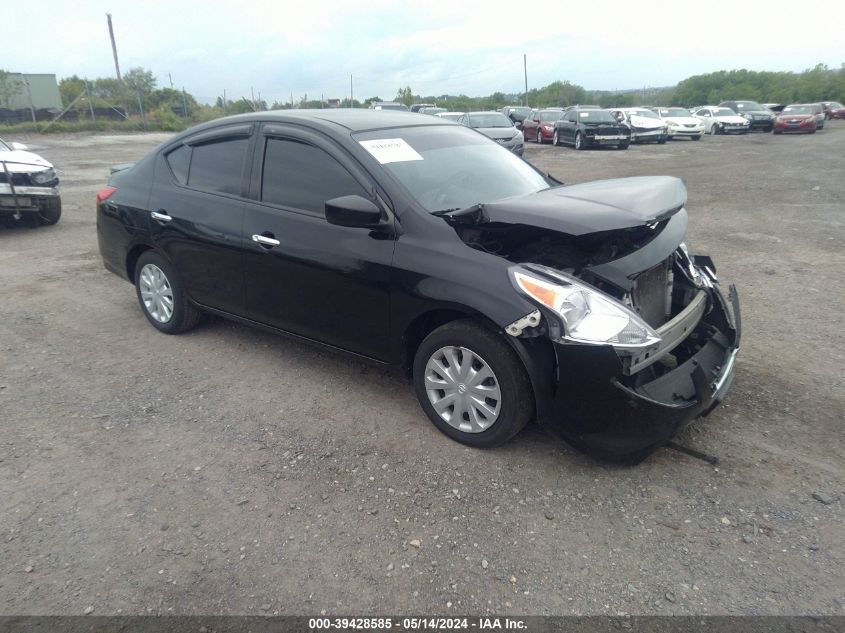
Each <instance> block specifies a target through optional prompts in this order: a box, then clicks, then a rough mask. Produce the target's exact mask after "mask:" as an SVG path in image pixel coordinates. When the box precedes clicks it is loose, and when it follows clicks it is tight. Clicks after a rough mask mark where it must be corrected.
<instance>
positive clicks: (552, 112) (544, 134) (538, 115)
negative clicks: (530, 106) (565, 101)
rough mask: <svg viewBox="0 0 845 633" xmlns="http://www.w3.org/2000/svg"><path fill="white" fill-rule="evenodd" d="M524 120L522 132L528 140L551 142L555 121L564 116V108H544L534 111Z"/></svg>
mask: <svg viewBox="0 0 845 633" xmlns="http://www.w3.org/2000/svg"><path fill="white" fill-rule="evenodd" d="M532 114H533V116H530V117H526V118H525V120H524V121H523V122H522V134H523V136H525V140H526V141H537V142H538V143H551V141H552V137H553V136H554V133H555V121H557V120H558V119H559V118H560V117H562V116H563V109H562V108H544V109H542V110H537V112H535V113H532Z"/></svg>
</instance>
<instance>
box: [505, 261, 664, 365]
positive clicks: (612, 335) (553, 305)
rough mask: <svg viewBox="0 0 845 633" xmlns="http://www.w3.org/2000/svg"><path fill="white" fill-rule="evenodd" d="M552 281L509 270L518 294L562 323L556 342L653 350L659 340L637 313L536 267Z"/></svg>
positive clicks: (624, 349)
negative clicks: (651, 348)
mask: <svg viewBox="0 0 845 633" xmlns="http://www.w3.org/2000/svg"><path fill="white" fill-rule="evenodd" d="M535 267H536V268H537V269H538V270H542V271H543V272H544V273H547V274H548V275H550V277H552V278H553V279H554V281H552V280H551V279H544V278H541V277H540V276H539V275H538V276H534V275H530V274H527V273H525V272H522V271H520V270H516V269H511V276H512V278H513V280H514V283H515V284H516V287H517V288H518V289H519V290H520V292H522V293H524V294H525V295H527V296H528V297H529V298H530V299H531V300H533V301H535V302H536V303H539V304H540V305H542V306H544V307H546V308H548V309H549V310H551V311H553V312H554V313H556V314H557V315H558V316H559V317H560V318H561V320H562V321H563V327H564V330H565V331H564V332H563V334H562V336H560V337H559V338H560V339H562V340H564V341H568V342H572V343H584V344H588V345H612V346H613V347H614V348H615V349H616V350H618V351H635V350H642V349H643V348H648V347H652V346H653V345H656V344H657V343H659V342H660V336H659V335H658V334H657V332H655V331H654V330H653V329H652V328H651V326H649V325H648V324H647V323H646V322H645V321H643V320H642V319H641V318H640V317H639V316H638V315H637V314H636V313H634V312H633V311H631V310H629V309H628V308H627V307H626V306H624V305H622V304H621V303H619V302H618V301H616V300H615V299H613V298H612V297H608V296H607V295H605V294H603V293H601V292H599V291H598V290H596V289H595V288H591V287H590V286H588V285H586V284H584V283H581V282H579V281H576V280H575V279H573V278H572V277H569V276H567V275H563V274H561V273H559V272H557V271H554V270H552V269H548V268H546V267H544V266H535Z"/></svg>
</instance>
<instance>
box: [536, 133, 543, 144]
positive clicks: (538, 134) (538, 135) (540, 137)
mask: <svg viewBox="0 0 845 633" xmlns="http://www.w3.org/2000/svg"><path fill="white" fill-rule="evenodd" d="M537 143H538V144H540V145H542V144H543V133H542V132H541V131H540V130H539V129H538V130H537Z"/></svg>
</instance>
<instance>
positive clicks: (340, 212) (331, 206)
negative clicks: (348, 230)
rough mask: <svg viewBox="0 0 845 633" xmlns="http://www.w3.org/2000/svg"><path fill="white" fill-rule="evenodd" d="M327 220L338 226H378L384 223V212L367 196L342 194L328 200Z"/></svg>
mask: <svg viewBox="0 0 845 633" xmlns="http://www.w3.org/2000/svg"><path fill="white" fill-rule="evenodd" d="M326 220H327V221H328V223H329V224H336V225H338V226H351V227H358V228H376V227H379V226H381V225H382V213H381V209H379V208H378V207H377V206H376V205H375V204H373V203H372V202H370V201H369V200H367V199H366V198H362V197H361V196H342V197H340V198H332V199H331V200H326Z"/></svg>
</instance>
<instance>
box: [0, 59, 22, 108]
mask: <svg viewBox="0 0 845 633" xmlns="http://www.w3.org/2000/svg"><path fill="white" fill-rule="evenodd" d="M22 90H23V82H21V81H19V80H18V79H12V76H11V74H10V73H9V72H8V71H5V70H3V69H2V68H0V106H2V107H5V108H8V107H10V106H11V105H12V99H13V98H15V97H16V96H18V94H20V92H21V91H22Z"/></svg>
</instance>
